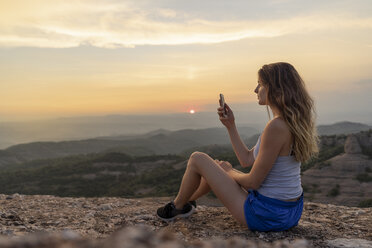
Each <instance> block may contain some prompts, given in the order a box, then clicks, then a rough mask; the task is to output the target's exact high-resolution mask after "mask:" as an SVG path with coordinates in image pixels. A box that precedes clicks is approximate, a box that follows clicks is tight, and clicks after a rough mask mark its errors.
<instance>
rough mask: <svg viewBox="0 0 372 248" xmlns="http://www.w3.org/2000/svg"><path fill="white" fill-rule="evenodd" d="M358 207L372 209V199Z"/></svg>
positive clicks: (362, 202) (360, 203)
mask: <svg viewBox="0 0 372 248" xmlns="http://www.w3.org/2000/svg"><path fill="white" fill-rule="evenodd" d="M358 207H360V208H370V207H372V199H367V200H364V201H361V202H359V205H358Z"/></svg>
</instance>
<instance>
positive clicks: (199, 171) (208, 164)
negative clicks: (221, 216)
mask: <svg viewBox="0 0 372 248" xmlns="http://www.w3.org/2000/svg"><path fill="white" fill-rule="evenodd" d="M202 177H204V178H205V180H206V182H207V184H208V185H209V186H210V188H211V189H212V190H213V192H214V193H215V195H216V196H217V197H218V199H219V200H220V201H221V202H222V204H223V205H224V206H225V207H226V208H227V209H228V210H229V211H230V213H231V214H232V215H233V217H234V218H235V219H236V220H237V221H238V222H239V223H241V224H243V225H245V226H246V221H245V216H244V209H243V206H244V202H245V200H246V198H247V196H248V193H247V192H246V191H244V190H243V189H242V188H241V187H240V185H239V184H238V183H237V182H235V180H234V179H232V178H231V177H230V176H229V175H228V174H227V173H226V172H225V171H224V170H223V169H222V168H221V166H220V165H218V164H217V163H216V161H214V160H213V159H212V158H211V157H209V156H208V155H207V154H205V153H201V152H194V153H193V154H192V155H191V156H190V159H189V161H188V164H187V168H186V171H185V174H184V176H183V178H182V183H181V187H180V190H179V192H178V195H177V197H176V199H175V200H174V204H175V205H176V208H178V209H181V208H182V207H183V206H184V205H185V204H186V203H187V202H188V201H189V200H190V198H191V197H192V196H193V195H194V194H195V192H196V191H197V189H198V188H199V185H200V182H201V178H202Z"/></svg>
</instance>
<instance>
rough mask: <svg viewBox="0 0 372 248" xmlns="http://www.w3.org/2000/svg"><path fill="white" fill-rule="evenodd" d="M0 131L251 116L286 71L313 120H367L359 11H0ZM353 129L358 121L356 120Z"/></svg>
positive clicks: (371, 34) (371, 66)
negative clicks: (274, 67) (275, 76)
mask: <svg viewBox="0 0 372 248" xmlns="http://www.w3.org/2000/svg"><path fill="white" fill-rule="evenodd" d="M0 9H1V15H0V75H1V76H0V99H1V101H0V121H12V120H28V119H37V118H51V117H58V116H77V115H106V114H148V113H151V114H156V113H179V112H185V113H186V112H189V111H190V109H194V110H195V111H196V112H201V111H214V110H215V109H216V108H217V103H218V95H219V93H224V95H225V99H226V102H228V103H230V105H231V106H232V107H234V106H235V108H236V109H239V110H241V109H244V108H245V107H247V106H253V107H252V108H257V110H259V108H262V107H259V106H256V105H254V104H253V103H255V102H257V97H256V94H254V93H253V90H254V88H255V87H256V82H257V70H258V69H259V68H260V67H261V66H262V65H263V64H265V63H272V62H277V61H286V62H290V63H292V64H293V65H294V66H295V67H296V68H297V70H298V71H299V73H300V74H301V75H302V77H303V79H304V80H305V83H306V84H307V87H308V89H309V91H310V94H311V95H312V96H313V97H314V99H315V101H316V103H317V109H318V112H319V115H328V114H330V113H335V112H340V113H342V112H345V113H346V112H358V113H361V114H366V115H372V110H371V106H372V100H371V99H372V97H371V91H372V1H370V0H365V1H361V0H349V1H346V0H335V1H333V0H331V1H323V0H314V1H299V0H271V1H247V0H235V1H227V0H226V1H219V0H213V1H210V0H202V1H200V0H198V1H196V0H188V1H181V0H173V1H171V0H156V1H151V0H132V1H119V0H101V1H99V0H80V1H65V0H63V1H62V0H1V2H0ZM356 121H358V120H356Z"/></svg>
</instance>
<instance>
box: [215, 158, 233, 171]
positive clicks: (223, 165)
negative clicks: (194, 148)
mask: <svg viewBox="0 0 372 248" xmlns="http://www.w3.org/2000/svg"><path fill="white" fill-rule="evenodd" d="M214 161H216V163H217V164H219V165H220V166H221V168H222V169H223V170H224V171H226V172H227V173H229V172H230V171H231V170H232V169H233V167H232V165H231V164H230V163H229V162H227V161H220V160H218V159H215V160H214Z"/></svg>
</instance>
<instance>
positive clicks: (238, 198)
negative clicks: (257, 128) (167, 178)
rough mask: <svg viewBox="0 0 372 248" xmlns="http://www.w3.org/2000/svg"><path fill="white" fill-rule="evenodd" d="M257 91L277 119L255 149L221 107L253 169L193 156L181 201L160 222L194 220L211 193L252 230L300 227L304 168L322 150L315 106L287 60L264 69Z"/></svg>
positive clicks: (163, 212)
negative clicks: (246, 170)
mask: <svg viewBox="0 0 372 248" xmlns="http://www.w3.org/2000/svg"><path fill="white" fill-rule="evenodd" d="M254 92H255V93H256V94H257V97H258V103H259V105H266V106H269V107H270V109H271V110H272V113H273V119H272V120H270V121H269V122H268V123H267V124H266V126H265V128H264V130H263V132H262V134H261V135H260V137H259V138H258V141H257V144H256V146H255V147H253V148H252V149H248V148H247V147H246V146H245V144H244V143H243V142H242V140H241V138H240V137H239V134H238V132H237V129H236V126H235V118H234V114H233V111H232V110H231V109H230V107H229V106H228V105H227V104H225V107H220V108H218V115H219V118H220V121H221V122H222V124H223V125H224V126H225V127H226V128H227V131H228V133H229V136H230V140H231V144H232V146H233V149H234V152H235V154H236V156H237V157H238V159H239V162H240V164H241V166H242V167H249V166H252V169H251V171H250V172H249V173H243V172H240V171H238V170H235V169H233V168H232V166H231V164H230V163H229V162H226V161H218V160H213V159H212V158H211V157H210V156H208V155H207V154H205V153H201V152H194V153H193V154H192V155H191V156H190V159H189V161H188V164H187V168H186V171H185V174H184V176H183V179H182V183H181V187H180V190H179V192H178V195H177V197H176V198H175V199H174V201H172V202H170V203H168V204H167V205H165V206H164V207H161V208H159V209H158V211H157V214H158V216H159V217H160V218H161V219H163V220H165V221H169V220H172V219H174V218H178V217H187V216H190V215H191V214H192V213H193V211H194V209H195V207H196V204H195V200H196V199H198V198H199V197H201V196H202V195H204V194H206V193H208V192H209V191H210V190H213V192H214V193H215V195H216V196H217V197H218V199H219V200H220V201H221V202H222V203H223V205H224V206H225V207H226V208H227V209H228V210H229V211H230V213H231V214H232V216H233V217H234V218H235V219H236V220H237V221H238V222H239V223H241V224H242V225H244V226H247V227H248V228H249V229H251V230H257V231H283V230H287V229H289V228H291V227H293V226H295V225H297V224H298V221H299V219H300V218H301V214H302V208H303V193H302V187H301V177H300V166H301V163H302V162H305V161H306V160H308V159H309V158H310V157H311V156H313V155H315V154H316V153H317V152H318V147H317V142H318V138H317V134H316V129H315V124H314V116H315V111H314V102H313V100H312V99H311V97H310V96H309V94H308V92H307V90H306V88H305V85H304V82H303V80H302V79H301V77H300V75H299V74H298V72H297V71H296V69H295V68H294V67H293V66H292V65H290V64H288V63H283V62H279V63H273V64H268V65H264V66H262V68H261V69H260V70H259V71H258V85H257V87H256V89H255V90H254ZM224 109H225V111H226V115H225V116H224V115H223V111H224ZM267 111H268V113H269V110H268V108H267ZM269 118H270V114H269Z"/></svg>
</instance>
